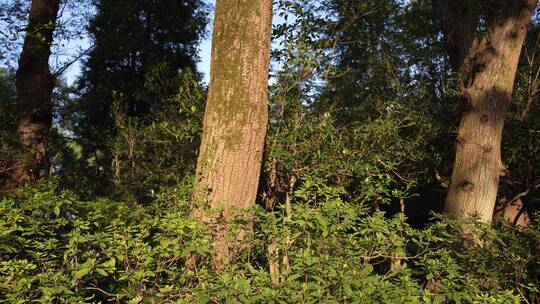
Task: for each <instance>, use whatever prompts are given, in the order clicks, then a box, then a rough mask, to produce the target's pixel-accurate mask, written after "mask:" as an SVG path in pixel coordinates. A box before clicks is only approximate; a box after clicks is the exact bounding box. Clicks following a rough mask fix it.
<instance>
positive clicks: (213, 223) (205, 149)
mask: <svg viewBox="0 0 540 304" xmlns="http://www.w3.org/2000/svg"><path fill="white" fill-rule="evenodd" d="M271 27H272V1H271V0H218V1H216V11H215V18H214V32H213V37H212V61H211V79H210V88H209V95H208V100H207V104H206V112H205V117H204V128H203V136H202V142H201V147H200V151H199V158H198V161H197V173H196V181H195V197H196V198H197V199H198V201H199V202H200V203H203V204H204V205H203V206H200V207H199V208H198V209H197V211H196V212H195V213H197V214H198V215H199V216H200V217H201V220H202V221H203V222H204V223H205V224H207V225H209V226H210V228H211V230H212V232H213V245H214V261H215V266H216V267H217V268H221V267H223V266H226V265H227V263H228V261H229V259H230V256H231V254H233V253H234V251H235V250H236V249H238V248H240V247H237V246H236V245H234V243H238V242H239V241H242V239H243V238H245V234H246V232H247V231H248V230H249V227H244V229H243V230H242V231H243V232H241V233H239V234H238V235H237V236H236V240H234V242H233V241H231V240H230V239H228V237H227V234H228V232H229V228H230V227H229V225H228V224H227V222H228V221H229V220H230V219H231V218H232V213H233V211H234V210H237V209H246V208H249V207H250V206H252V205H253V204H254V203H255V199H256V195H257V188H258V183H259V174H260V170H261V162H262V156H263V149H264V140H265V135H266V128H267V124H268V66H269V61H270V37H271ZM206 208H209V209H210V210H206V211H205V209H206ZM220 217H221V218H220ZM219 218H220V219H219Z"/></svg>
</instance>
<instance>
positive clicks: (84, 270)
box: [74, 268, 90, 279]
mask: <svg viewBox="0 0 540 304" xmlns="http://www.w3.org/2000/svg"><path fill="white" fill-rule="evenodd" d="M88 273H90V269H88V268H82V269H79V270H78V271H77V272H75V274H74V276H75V278H76V279H80V278H82V277H84V276H85V275H87V274H88Z"/></svg>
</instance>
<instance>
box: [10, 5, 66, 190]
mask: <svg viewBox="0 0 540 304" xmlns="http://www.w3.org/2000/svg"><path fill="white" fill-rule="evenodd" d="M58 9H59V0H33V1H32V6H31V8H30V15H29V19H28V25H27V28H26V37H25V38H24V45H23V49H22V53H21V56H20V58H19V68H18V70H17V75H16V89H17V98H18V102H19V104H20V105H21V107H22V109H23V113H22V115H21V116H20V118H19V123H18V128H17V132H18V136H19V142H20V143H21V144H22V146H23V147H24V150H25V151H21V157H19V158H18V159H17V160H14V162H13V163H14V166H13V169H12V171H10V172H9V174H8V175H7V178H6V179H5V180H3V181H1V183H0V189H13V188H16V187H18V186H19V185H21V184H24V183H28V182H33V181H35V180H36V179H37V178H38V176H39V172H40V171H41V169H42V166H43V164H44V161H45V155H46V151H47V137H48V133H49V130H50V127H51V121H52V113H51V112H52V110H51V93H52V90H53V89H54V85H55V81H56V79H55V77H54V76H53V75H51V72H50V71H49V56H50V55H51V44H52V41H53V32H54V29H55V26H56V18H57V15H58Z"/></svg>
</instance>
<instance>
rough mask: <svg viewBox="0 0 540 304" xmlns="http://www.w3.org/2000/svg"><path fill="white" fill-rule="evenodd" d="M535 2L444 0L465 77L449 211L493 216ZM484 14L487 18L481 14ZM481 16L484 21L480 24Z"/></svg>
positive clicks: (452, 50)
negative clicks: (504, 144) (516, 81)
mask: <svg viewBox="0 0 540 304" xmlns="http://www.w3.org/2000/svg"><path fill="white" fill-rule="evenodd" d="M536 2H537V1H536V0H519V1H516V0H493V1H490V2H489V7H487V9H485V10H483V11H482V9H481V7H480V4H479V3H480V2H479V1H476V0H464V1H454V0H440V1H438V8H439V9H440V16H441V17H442V25H443V32H444V36H445V43H446V49H447V51H448V54H449V56H450V63H451V65H452V68H453V69H454V70H455V72H457V74H458V75H459V77H460V79H461V81H462V93H461V96H462V98H463V101H464V112H463V114H462V117H461V122H460V125H459V130H458V134H457V138H456V152H455V153H456V155H455V163H454V168H453V172H452V179H451V184H450V187H449V192H448V196H447V198H446V203H445V211H447V212H450V213H454V214H456V215H457V216H458V217H462V218H466V217H471V216H473V217H478V219H479V220H480V221H482V222H490V221H491V220H492V215H493V209H494V206H495V201H496V197H497V189H498V183H499V176H500V175H504V174H505V172H506V169H505V167H504V165H503V163H502V160H501V152H500V151H501V149H500V145H501V137H502V131H503V126H504V118H505V115H506V112H507V109H508V107H509V105H510V103H511V100H512V89H513V85H514V79H515V75H516V68H517V64H518V61H519V56H520V52H521V48H522V45H523V42H524V40H525V35H526V33H527V28H528V25H529V23H530V20H531V15H532V12H533V10H534V8H535V6H536ZM481 16H482V17H481ZM480 18H485V19H483V20H484V21H485V24H484V26H483V27H484V28H481V26H480V25H479V24H480V20H481V19H480Z"/></svg>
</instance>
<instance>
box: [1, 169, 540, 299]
mask: <svg viewBox="0 0 540 304" xmlns="http://www.w3.org/2000/svg"><path fill="white" fill-rule="evenodd" d="M189 188H190V187H189V185H184V186H182V187H179V188H170V189H167V190H164V191H162V192H160V193H157V194H155V197H154V201H153V204H152V205H149V206H146V207H142V206H140V205H134V204H130V203H126V202H114V201H110V200H106V199H98V200H95V201H91V202H84V201H80V200H78V199H77V197H75V196H74V195H73V194H71V193H69V192H65V191H59V190H58V189H56V188H55V187H54V186H51V185H45V184H40V185H38V186H36V187H34V188H27V189H23V190H21V191H18V192H14V193H11V194H10V195H8V196H6V197H4V198H3V199H2V200H1V201H0V212H1V213H2V214H3V216H2V218H1V219H0V233H1V237H0V295H1V296H0V299H1V300H0V302H2V303H26V302H30V301H35V302H38V303H98V302H102V303H105V302H109V301H113V302H114V301H116V302H118V303H220V302H227V303H319V302H324V303H519V302H521V301H525V300H528V301H529V303H534V302H537V301H538V300H540V290H539V289H538V279H539V270H538V269H540V256H539V253H538V248H539V246H540V229H539V227H540V225H539V224H540V223H539V222H535V224H534V225H531V226H529V227H527V228H522V229H516V228H509V229H508V228H505V229H504V230H502V229H497V228H490V227H484V226H478V227H476V226H475V229H479V231H478V233H479V235H481V236H482V237H481V238H482V244H483V246H477V245H475V244H474V243H467V240H464V239H463V238H462V237H460V235H461V234H462V231H461V229H462V228H459V227H464V226H463V225H461V223H457V222H455V221H453V220H450V219H445V218H439V219H438V220H437V221H435V222H434V224H432V225H431V226H428V227H427V228H425V229H422V230H418V229H413V228H411V227H410V226H409V225H408V224H407V223H406V222H405V220H404V216H403V215H402V214H400V215H398V216H395V217H392V218H388V217H386V216H385V215H384V214H383V213H381V212H376V213H370V212H369V211H368V210H367V209H365V208H358V207H357V206H356V205H354V204H350V203H348V202H345V201H343V200H342V199H341V194H342V190H341V189H339V188H334V187H328V186H325V184H324V183H322V182H321V181H320V180H309V179H307V180H305V181H304V182H302V184H301V185H300V186H299V188H298V190H297V191H296V192H295V193H294V196H293V198H292V201H293V204H292V208H291V209H292V210H291V212H290V213H287V212H285V210H280V209H279V208H278V209H276V210H275V211H274V212H267V211H264V210H263V209H262V208H256V210H255V213H254V214H255V225H254V238H253V240H252V242H251V243H250V246H249V249H248V250H246V251H245V252H244V253H242V254H239V255H238V256H236V257H235V259H234V261H233V263H232V264H231V265H230V267H228V268H226V269H225V270H222V271H220V272H218V273H216V272H215V271H214V270H212V268H211V267H210V265H211V263H210V256H209V252H210V250H209V249H210V248H209V245H208V244H209V243H208V242H207V237H206V236H207V231H206V228H205V227H201V226H200V225H199V224H198V222H197V220H195V219H192V218H190V216H189V204H190V199H189V191H188V190H186V189H189ZM471 225H472V224H471ZM471 225H466V227H469V228H468V229H472V228H471V227H472V226H471ZM193 254H195V256H196V257H197V263H196V266H195V267H187V266H186V260H187V259H188V258H189V257H193V256H194V255H193ZM270 267H273V271H272V274H271V271H269V269H270ZM272 282H273V283H274V284H272Z"/></svg>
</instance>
